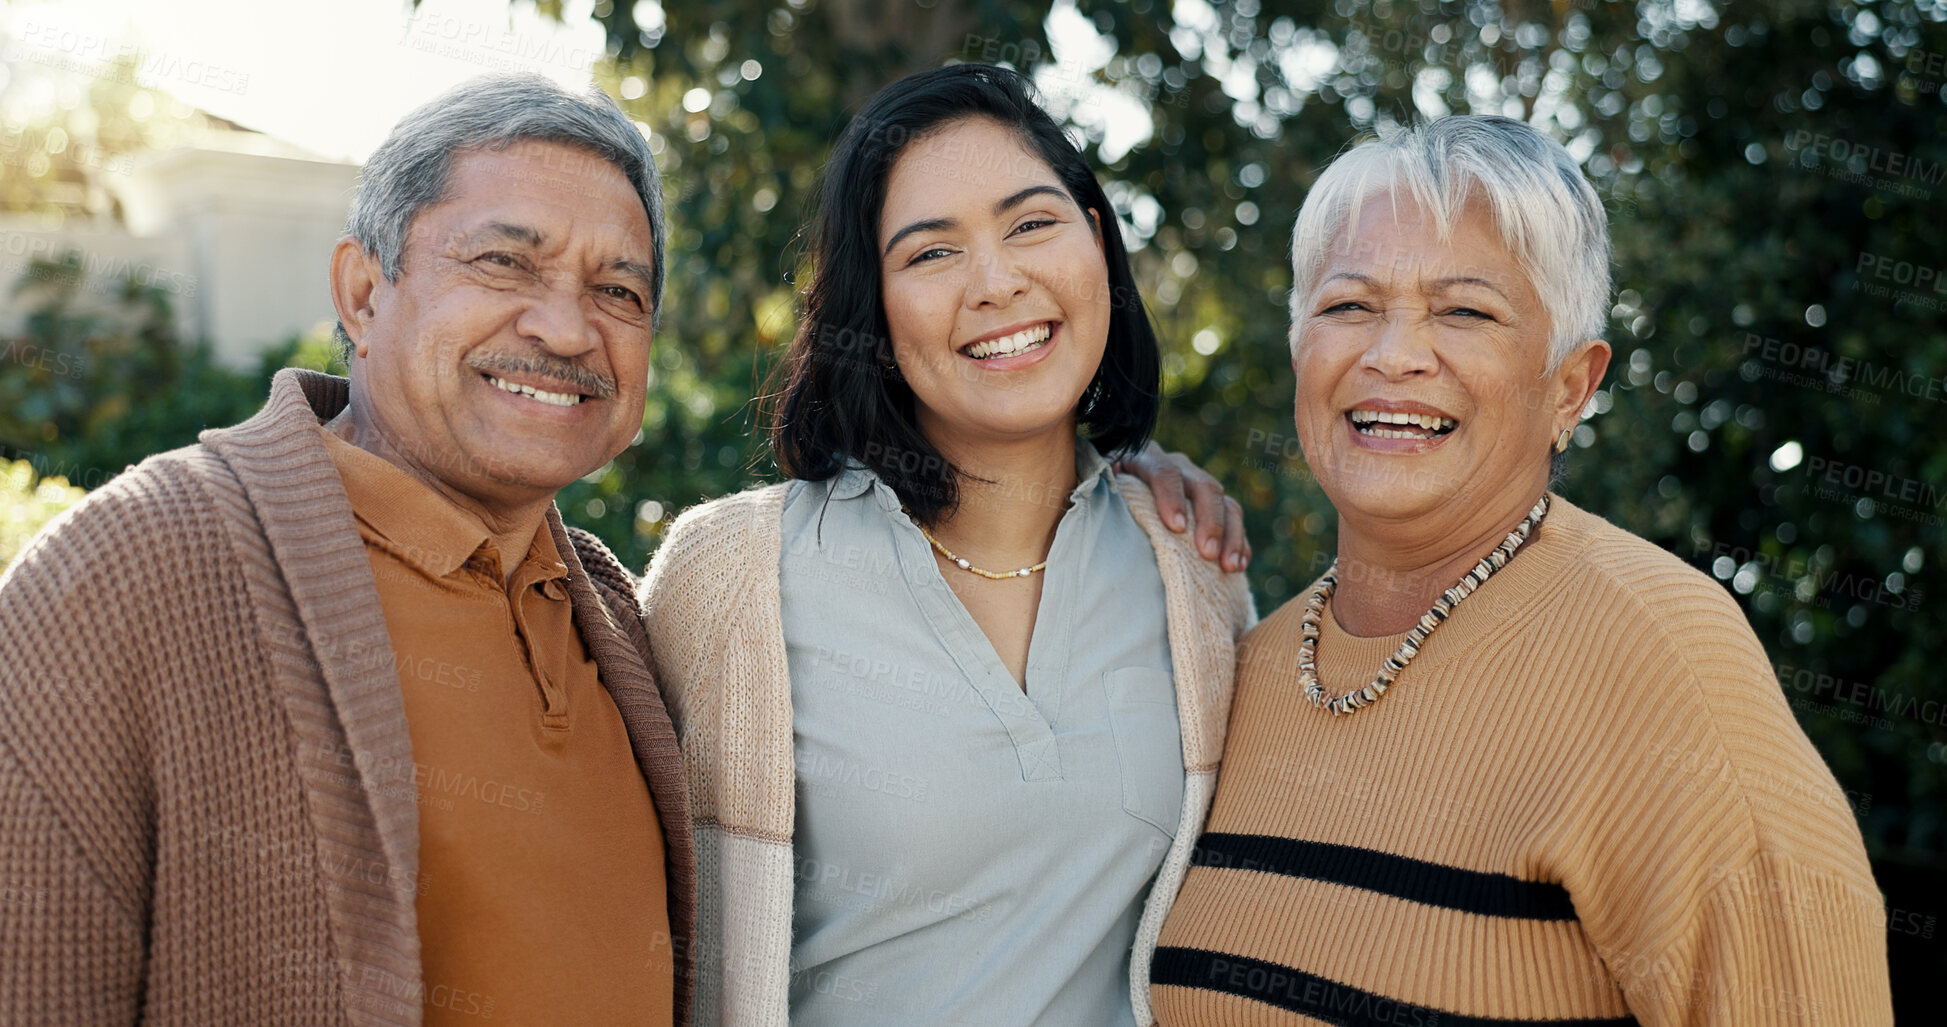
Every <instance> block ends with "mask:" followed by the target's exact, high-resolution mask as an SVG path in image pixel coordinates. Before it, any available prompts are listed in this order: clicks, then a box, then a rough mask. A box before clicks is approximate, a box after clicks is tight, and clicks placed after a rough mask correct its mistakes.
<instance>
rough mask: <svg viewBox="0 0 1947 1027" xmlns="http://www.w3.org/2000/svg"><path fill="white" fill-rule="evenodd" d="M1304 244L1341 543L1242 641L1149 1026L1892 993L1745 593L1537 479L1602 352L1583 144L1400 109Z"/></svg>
mask: <svg viewBox="0 0 1947 1027" xmlns="http://www.w3.org/2000/svg"><path fill="white" fill-rule="evenodd" d="M1292 252H1293V264H1294V278H1293V283H1294V288H1293V291H1292V321H1293V323H1292V331H1291V346H1292V367H1293V370H1294V371H1295V373H1296V377H1297V413H1296V416H1297V428H1298V435H1299V438H1300V441H1301V443H1302V445H1303V447H1304V452H1305V457H1306V459H1307V461H1308V462H1309V463H1310V465H1311V468H1312V470H1313V471H1314V473H1316V475H1317V477H1318V481H1319V483H1320V484H1321V485H1322V486H1323V488H1324V490H1325V492H1326V494H1327V495H1328V496H1330V497H1331V500H1332V503H1333V505H1334V506H1335V507H1336V508H1337V510H1338V515H1339V547H1340V549H1339V559H1338V562H1337V564H1336V565H1335V566H1334V568H1333V569H1331V570H1330V571H1328V572H1327V573H1326V574H1325V575H1324V576H1323V577H1322V578H1320V579H1319V580H1318V582H1317V583H1316V584H1315V585H1314V586H1313V587H1312V588H1311V589H1310V591H1309V592H1308V593H1307V594H1306V595H1304V596H1303V597H1301V598H1298V599H1294V600H1293V601H1292V602H1291V603H1288V604H1287V605H1286V606H1285V607H1284V608H1282V609H1281V610H1279V611H1278V612H1277V613H1276V614H1274V615H1272V616H1271V617H1270V618H1268V619H1266V620H1265V621H1264V622H1263V623H1262V624H1261V625H1259V626H1258V627H1257V628H1256V629H1255V630H1254V631H1253V632H1252V633H1251V634H1250V635H1249V637H1248V638H1247V639H1246V640H1245V642H1244V643H1243V644H1242V651H1243V655H1242V656H1241V658H1240V662H1239V669H1238V678H1237V684H1236V699H1235V705H1234V707H1233V709H1232V716H1231V727H1230V733H1229V737H1228V739H1227V741H1226V744H1225V752H1224V760H1223V772H1222V775H1221V777H1220V779H1219V785H1218V790H1217V797H1216V800H1215V803H1214V807H1213V809H1212V812H1211V816H1210V820H1209V822H1208V824H1207V827H1206V833H1205V834H1204V835H1203V836H1202V839H1201V841H1200V842H1199V845H1198V851H1197V853H1196V855H1195V857H1194V858H1193V860H1192V867H1191V869H1190V870H1189V872H1188V875H1187V877H1186V880H1185V882H1184V884H1183V887H1182V890H1181V892H1180V894H1179V895H1178V897H1177V900H1176V903H1175V906H1174V907H1173V909H1172V911H1171V913H1170V915H1169V919H1168V921H1167V922H1166V924H1165V926H1164V928H1163V932H1162V935H1161V938H1160V940H1159V943H1158V948H1157V950H1156V953H1155V960H1154V962H1153V964H1152V968H1151V976H1150V980H1151V1000H1152V1002H1153V1004H1154V1008H1155V1012H1156V1014H1157V1018H1158V1020H1159V1021H1160V1023H1161V1024H1163V1025H1164V1027H1213V1025H1217V1024H1225V1025H1246V1024H1298V1023H1315V1022H1329V1023H1341V1024H1344V1023H1352V1024H1380V1023H1384V1024H1400V1025H1406V1024H1430V1023H1435V1022H1439V1023H1455V1022H1461V1023H1470V1024H1487V1023H1495V1024H1500V1023H1542V1022H1551V1023H1561V1022H1573V1023H1579V1024H1595V1023H1629V1022H1641V1023H1659V1024H1660V1023H1757V1022H1765V1023H1771V1022H1782V1021H1784V1020H1787V1019H1790V1020H1802V1021H1804V1022H1813V1023H1845V1024H1854V1023H1861V1024H1863V1023H1887V1022H1891V1015H1892V1014H1891V1008H1890V1006H1891V1000H1890V997H1889V993H1888V983H1887V970H1886V951H1885V934H1884V930H1883V927H1882V924H1883V919H1882V917H1881V915H1880V908H1881V903H1880V898H1879V894H1878V892H1877V890H1876V889H1875V887H1874V884H1873V879H1872V874H1871V871H1870V870H1869V869H1868V866H1867V863H1866V854H1865V851H1864V848H1863V846H1862V845H1861V842H1860V835H1859V830H1858V828H1857V826H1856V825H1855V824H1854V822H1853V817H1852V815H1851V811H1850V809H1849V807H1848V806H1847V803H1846V800H1845V798H1844V796H1843V795H1842V793H1841V792H1840V790H1839V788H1838V785H1837V784H1836V783H1835V782H1834V780H1833V777H1832V774H1831V772H1830V771H1828V770H1827V769H1826V767H1825V765H1824V764H1823V763H1822V762H1821V761H1820V759H1819V756H1818V753H1816V752H1815V751H1813V749H1812V746H1811V745H1810V744H1809V743H1808V742H1807V741H1806V738H1805V735H1804V734H1803V733H1802V732H1801V731H1800V730H1799V729H1798V726H1797V725H1796V723H1795V722H1794V721H1793V719H1792V715H1791V713H1790V711H1789V710H1788V709H1787V707H1786V704H1785V701H1784V699H1783V697H1782V696H1781V695H1780V694H1779V691H1778V685H1777V682H1776V681H1775V680H1774V679H1773V677H1772V672H1771V668H1770V666H1769V664H1768V663H1767V661H1766V658H1765V653H1764V650H1763V649H1762V648H1761V647H1760V646H1759V644H1758V641H1757V639H1756V637H1754V635H1753V634H1752V632H1751V629H1750V627H1749V626H1748V625H1747V624H1746V623H1745V621H1744V618H1743V617H1742V616H1741V615H1740V613H1739V611H1738V608H1737V607H1736V605H1735V604H1733V603H1732V601H1731V600H1730V599H1729V598H1728V597H1727V596H1726V595H1725V594H1724V592H1723V590H1722V589H1720V588H1719V587H1717V586H1716V585H1715V584H1714V583H1713V582H1711V581H1710V580H1709V579H1708V578H1706V577H1705V576H1704V575H1702V574H1699V573H1697V572H1696V571H1694V570H1692V569H1690V568H1689V567H1687V566H1685V565H1684V564H1683V563H1681V562H1680V561H1678V560H1677V559H1675V558H1674V557H1672V556H1671V555H1670V554H1668V553H1666V552H1664V551H1663V550H1661V549H1659V548H1657V547H1656V546H1653V545H1651V544H1649V543H1647V542H1645V541H1643V540H1642V539H1639V538H1637V537H1635V536H1634V535H1631V534H1629V533H1628V532H1625V531H1622V530H1620V529H1618V528H1616V527H1614V526H1612V525H1610V524H1608V523H1606V522H1604V521H1603V520H1602V519H1601V518H1599V517H1596V516H1594V515H1592V514H1589V513H1586V512H1584V511H1582V510H1580V509H1577V508H1576V507H1575V506H1573V505H1572V504H1570V503H1569V502H1568V501H1567V500H1564V499H1562V498H1561V497H1559V496H1556V495H1553V494H1551V493H1550V492H1549V491H1548V487H1549V483H1550V481H1551V480H1552V472H1553V468H1551V459H1559V454H1561V453H1562V452H1563V451H1564V450H1565V448H1566V447H1567V444H1568V441H1569V439H1570V438H1571V436H1572V434H1573V431H1574V427H1575V424H1576V421H1577V419H1578V417H1579V415H1580V414H1581V412H1582V410H1583V408H1584V406H1585V404H1587V403H1588V401H1589V399H1590V397H1591V396H1592V395H1593V394H1594V392H1595V390H1596V388H1597V386H1598V385H1599V384H1600V383H1601V380H1602V375H1603V372H1604V370H1605V369H1606V368H1607V366H1608V363H1609V356H1610V350H1609V346H1608V345H1607V344H1606V343H1604V342H1602V341H1601V338H1600V335H1601V332H1602V328H1603V321H1604V311H1605V309H1606V307H1607V304H1608V292H1609V240H1608V232H1607V228H1606V225H1605V222H1604V218H1603V214H1602V207H1601V204H1600V202H1599V201H1598V199H1597V197H1596V194H1595V192H1594V190H1593V189H1591V188H1590V186H1589V184H1588V182H1587V181H1585V180H1584V179H1583V177H1582V175H1581V173H1580V172H1579V171H1578V169H1577V167H1576V165H1575V162H1574V161H1573V160H1572V159H1571V158H1570V157H1569V155H1568V153H1567V152H1566V151H1564V150H1563V149H1562V147H1561V146H1559V145H1557V144H1556V143H1554V142H1552V141H1550V140H1548V139H1546V138H1545V137H1543V136H1542V135H1540V134H1539V133H1537V132H1536V131H1535V130H1533V129H1532V128H1529V127H1528V126H1527V125H1524V124H1522V123H1520V122H1517V121H1511V120H1508V119H1505V118H1498V117H1450V118H1443V119H1440V120H1438V121H1435V122H1433V123H1432V124H1430V125H1427V126H1425V127H1422V128H1418V129H1413V130H1402V131H1399V132H1397V133H1395V134H1392V135H1390V136H1388V137H1387V138H1384V139H1381V140H1378V141H1374V142H1369V143H1366V144H1364V145H1362V146H1359V147H1357V148H1355V149H1353V150H1351V151H1350V152H1348V153H1347V154H1346V155H1345V156H1344V157H1342V158H1341V159H1339V160H1338V161H1337V162H1336V163H1335V164H1334V165H1333V166H1332V167H1331V168H1330V169H1329V170H1328V171H1326V172H1325V174H1323V175H1322V176H1321V177H1320V178H1319V181H1318V184H1317V186H1316V187H1315V188H1314V189H1313V190H1312V191H1311V194H1310V195H1309V196H1308V197H1307V199H1306V201H1305V205H1304V208H1303V210H1302V211H1301V212H1300V214H1299V216H1298V222H1297V228H1296V231H1295V235H1294V239H1293V244H1292ZM1551 451H1552V452H1553V453H1554V454H1555V457H1554V458H1551Z"/></svg>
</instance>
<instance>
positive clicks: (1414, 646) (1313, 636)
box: [1298, 493, 1548, 717]
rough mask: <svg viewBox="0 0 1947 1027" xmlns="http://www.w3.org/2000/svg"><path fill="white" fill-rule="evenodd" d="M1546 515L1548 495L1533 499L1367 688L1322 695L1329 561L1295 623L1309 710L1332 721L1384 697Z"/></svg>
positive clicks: (1334, 580)
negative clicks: (1321, 645) (1312, 708)
mask: <svg viewBox="0 0 1947 1027" xmlns="http://www.w3.org/2000/svg"><path fill="white" fill-rule="evenodd" d="M1547 515H1548V494H1547V493H1543V494H1542V497H1541V498H1540V499H1539V500H1536V501H1535V505H1534V508H1533V509H1531V510H1529V511H1528V516H1526V517H1524V518H1522V519H1521V523H1520V524H1517V525H1515V526H1514V530H1513V531H1510V532H1508V537H1507V540H1506V541H1504V542H1502V543H1501V544H1500V545H1499V546H1497V547H1495V549H1494V551H1493V552H1491V553H1489V554H1487V555H1486V556H1485V557H1482V558H1481V562H1480V563H1477V564H1475V565H1474V569H1473V570H1471V571H1468V572H1467V575H1466V576H1465V577H1463V578H1461V579H1460V583H1459V584H1457V585H1455V586H1454V587H1452V588H1450V589H1448V590H1446V592H1444V593H1442V594H1441V596H1440V598H1438V599H1436V600H1434V601H1433V607H1432V609H1429V610H1427V611H1426V613H1424V614H1422V615H1420V622H1419V623H1418V624H1415V625H1413V630H1411V631H1409V632H1407V633H1406V641H1404V642H1401V643H1400V644H1399V649H1398V651H1396V652H1394V653H1393V655H1391V656H1388V657H1386V661H1385V662H1384V663H1381V664H1380V665H1379V672H1378V673H1377V674H1375V675H1374V676H1373V679H1372V683H1371V684H1369V685H1367V686H1366V687H1364V688H1361V689H1357V690H1355V691H1351V692H1347V693H1345V694H1344V695H1338V696H1329V697H1328V696H1327V695H1326V694H1325V686H1324V685H1323V684H1321V683H1320V682H1319V680H1318V664H1317V662H1316V661H1317V656H1318V635H1319V624H1320V623H1321V622H1322V621H1323V620H1324V619H1325V604H1326V603H1328V602H1330V601H1331V599H1332V593H1334V592H1336V591H1338V587H1339V577H1338V573H1339V562H1338V561H1337V560H1333V561H1332V566H1331V568H1330V569H1329V570H1327V571H1326V572H1325V576H1324V577H1323V578H1320V579H1319V581H1318V587H1317V588H1314V589H1312V594H1311V598H1310V599H1308V600H1307V601H1306V603H1305V615H1304V617H1302V618H1301V619H1300V620H1299V621H1298V634H1299V641H1298V684H1299V685H1301V686H1303V687H1304V689H1305V698H1307V699H1310V700H1311V703H1312V705H1313V706H1317V707H1319V708H1320V709H1326V710H1330V711H1332V716H1334V717H1336V716H1339V715H1341V714H1346V713H1356V712H1358V711H1359V710H1361V709H1363V708H1365V707H1367V706H1370V705H1372V704H1373V703H1374V702H1376V701H1378V699H1379V697H1380V696H1382V695H1385V694H1386V689H1388V688H1391V687H1392V686H1393V682H1394V681H1396V680H1398V678H1399V675H1400V672H1401V671H1404V670H1405V669H1406V665H1407V664H1409V663H1412V662H1413V657H1415V656H1418V655H1419V654H1420V646H1422V645H1424V644H1426V640H1427V637H1428V636H1430V635H1432V634H1433V630H1434V629H1435V628H1438V627H1439V626H1440V625H1442V624H1445V623H1446V622H1447V618H1448V617H1449V616H1451V615H1452V614H1453V611H1454V607H1456V606H1459V605H1460V601H1461V600H1462V599H1465V598H1467V597H1468V596H1469V595H1472V594H1473V592H1474V590H1475V589H1477V588H1479V587H1481V583H1482V582H1484V581H1486V580H1487V579H1488V576H1489V575H1491V574H1493V573H1494V572H1495V571H1498V570H1500V569H1501V568H1502V567H1505V566H1507V563H1508V561H1509V560H1510V559H1512V558H1513V557H1514V551H1515V550H1517V549H1520V548H1521V543H1523V542H1526V541H1528V535H1529V534H1530V533H1532V532H1533V531H1534V530H1535V527H1536V526H1537V525H1539V524H1540V523H1541V519H1542V518H1543V517H1546V516H1547Z"/></svg>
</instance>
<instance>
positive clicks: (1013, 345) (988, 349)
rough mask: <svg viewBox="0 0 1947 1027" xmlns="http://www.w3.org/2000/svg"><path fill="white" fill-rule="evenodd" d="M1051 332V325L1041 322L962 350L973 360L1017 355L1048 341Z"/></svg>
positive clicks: (1052, 331) (1052, 330) (1052, 332)
mask: <svg viewBox="0 0 1947 1027" xmlns="http://www.w3.org/2000/svg"><path fill="white" fill-rule="evenodd" d="M1052 334H1054V329H1053V327H1052V326H1050V325H1048V324H1046V323H1043V324H1038V325H1035V326H1034V327H1033V328H1023V329H1021V330H1020V331H1018V332H1015V333H1014V334H1013V335H1009V336H1005V337H1002V338H999V339H988V340H987V341H985V342H976V343H974V344H973V345H971V346H968V347H967V348H966V349H965V350H963V351H962V352H964V353H966V354H967V355H968V356H970V357H972V358H974V359H975V360H993V359H995V358H996V357H1013V356H1019V355H1020V354H1022V353H1026V352H1028V351H1030V350H1033V349H1036V348H1038V347H1040V346H1041V345H1042V344H1043V343H1045V342H1047V341H1048V337H1049V336H1050V335H1052Z"/></svg>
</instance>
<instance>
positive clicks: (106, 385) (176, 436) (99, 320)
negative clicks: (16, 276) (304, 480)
mask: <svg viewBox="0 0 1947 1027" xmlns="http://www.w3.org/2000/svg"><path fill="white" fill-rule="evenodd" d="M103 287H113V288H114V290H115V291H114V292H113V293H112V294H110V295H102V294H101V293H100V291H99V290H100V289H102V288H103ZM13 300H14V302H16V303H17V304H19V305H20V306H21V307H22V308H23V309H26V310H27V311H28V314H27V317H26V324H25V326H24V328H23V329H22V330H21V331H20V332H19V333H18V334H16V335H14V336H12V337H0V460H8V459H11V460H17V461H21V462H23V463H26V464H28V465H30V466H31V467H32V468H33V470H34V472H35V474H36V475H38V476H40V477H43V478H49V477H59V478H63V479H65V480H66V481H67V482H68V483H70V484H72V485H76V486H80V487H82V488H95V487H97V486H99V485H101V484H102V483H103V482H105V481H107V480H108V479H109V478H111V477H114V476H115V475H116V474H118V473H120V472H121V471H122V469H123V468H125V467H127V466H128V465H130V464H132V463H135V462H136V461H139V460H141V459H142V458H143V457H145V456H148V455H149V454H151V453H160V452H163V451H164V450H169V449H174V448H176V447H178V446H186V445H189V444H190V443H193V442H195V441H196V434H197V433H198V432H200V431H202V430H203V429H205V428H217V427H222V426H224V425H228V424H235V423H237V422H238V421H241V420H243V419H245V418H247V417H249V416H250V415H251V414H254V413H256V412H257V409H258V408H259V407H261V406H263V404H264V396H265V394H266V391H265V382H266V381H267V380H268V379H269V378H270V376H271V374H272V373H274V372H275V371H276V370H277V369H279V368H281V367H285V366H287V365H289V366H303V367H312V368H316V369H321V370H322V369H331V370H335V371H337V372H338V373H341V374H342V373H343V371H344V368H343V366H342V365H339V364H335V363H333V361H334V360H335V357H334V355H333V353H332V351H331V347H330V343H329V340H326V339H322V338H319V339H311V340H301V339H291V340H287V341H285V342H283V343H281V344H277V345H272V346H270V347H269V348H267V349H266V350H265V351H264V353H263V354H262V356H261V358H260V362H259V366H258V367H257V369H255V370H254V371H248V372H246V371H237V370H233V369H231V368H228V367H225V366H223V365H222V364H221V363H219V362H218V361H217V360H216V359H215V357H214V356H213V355H212V354H211V352H210V348H209V346H208V345H206V344H191V343H188V342H186V341H185V340H183V339H180V338H178V337H177V335H176V329H175V320H174V316H173V314H172V312H171V310H170V306H169V298H168V295H167V293H165V292H164V291H163V290H162V289H160V288H157V287H156V286H153V285H142V284H138V283H137V282H135V281H133V280H125V281H122V282H119V283H116V282H105V281H99V280H91V279H89V278H88V276H87V275H86V274H85V273H84V270H83V262H82V260H81V258H80V257H79V256H78V255H75V254H72V253H70V254H67V255H65V256H64V257H62V258H61V259H59V260H51V261H49V260H36V261H33V262H31V264H30V265H29V267H28V270H27V273H26V274H25V275H24V276H23V277H22V278H21V279H20V280H19V281H18V282H17V283H16V284H15V286H14V295H13Z"/></svg>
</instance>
